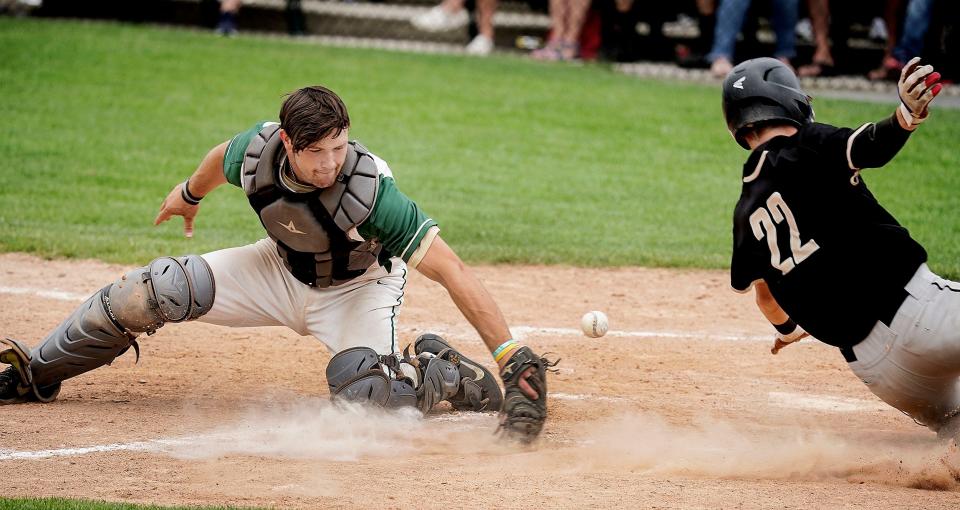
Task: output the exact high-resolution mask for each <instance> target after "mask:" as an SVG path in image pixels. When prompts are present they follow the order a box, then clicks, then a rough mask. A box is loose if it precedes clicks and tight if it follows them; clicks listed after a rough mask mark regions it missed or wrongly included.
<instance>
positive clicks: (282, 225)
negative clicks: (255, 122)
mask: <svg viewBox="0 0 960 510" xmlns="http://www.w3.org/2000/svg"><path fill="white" fill-rule="evenodd" d="M283 154H284V149H283V142H282V141H281V140H280V126H278V125H276V124H270V125H268V126H265V127H264V128H263V129H262V130H261V131H260V133H259V134H258V136H256V137H254V138H253V140H251V141H250V144H249V145H247V150H246V153H245V155H244V160H243V189H244V190H245V191H246V193H247V199H249V200H250V205H251V206H253V209H254V210H255V211H257V215H258V216H259V217H260V223H262V224H263V228H265V229H266V230H267V234H269V235H270V238H271V239H273V240H274V241H276V242H277V251H278V253H279V254H280V258H281V259H283V263H284V265H285V266H286V268H287V270H288V271H290V273H291V274H292V275H293V276H294V277H296V279H298V280H300V281H301V282H303V283H305V284H307V285H310V286H312V287H330V286H336V285H340V284H343V283H346V282H348V281H350V280H352V279H354V278H356V277H358V276H360V275H361V274H363V273H364V271H366V270H367V268H369V267H370V266H371V265H373V264H374V263H376V262H377V257H378V255H379V254H380V250H381V248H382V246H381V244H380V243H379V242H378V241H377V240H376V239H371V240H367V241H358V240H354V239H351V238H350V235H349V233H350V232H351V231H354V232H355V230H354V229H355V228H356V226H357V225H359V224H361V223H363V222H364V221H365V220H366V219H367V218H368V217H369V216H370V213H371V212H372V210H373V204H374V202H375V201H376V198H377V190H378V189H379V184H380V173H379V171H378V170H377V165H376V163H374V161H373V157H372V156H371V155H370V153H369V152H368V151H367V150H366V149H365V148H364V147H363V146H362V145H360V144H359V143H356V142H350V143H349V144H348V145H347V157H346V160H345V161H344V163H343V167H342V169H341V171H340V175H338V176H337V180H336V182H334V183H333V185H332V186H330V187H329V188H324V189H318V190H314V191H311V192H308V193H294V192H292V191H290V190H288V189H287V188H286V187H285V186H283V185H282V184H281V183H280V171H281V168H280V161H281V157H282V156H283ZM357 237H359V236H357Z"/></svg>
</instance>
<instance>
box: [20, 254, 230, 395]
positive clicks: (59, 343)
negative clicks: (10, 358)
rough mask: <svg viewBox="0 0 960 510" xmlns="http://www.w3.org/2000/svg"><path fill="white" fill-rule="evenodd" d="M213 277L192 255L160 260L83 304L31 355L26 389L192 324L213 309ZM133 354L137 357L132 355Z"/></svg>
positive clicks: (47, 384)
mask: <svg viewBox="0 0 960 510" xmlns="http://www.w3.org/2000/svg"><path fill="white" fill-rule="evenodd" d="M214 295H215V287H214V281H213V272H212V271H211V270H210V266H208V265H207V263H206V261H205V260H203V258H201V257H200V256H198V255H187V256H185V257H179V258H173V257H161V258H158V259H155V260H154V261H153V262H151V263H150V264H149V265H148V266H146V267H141V268H138V269H135V270H133V271H130V272H129V273H127V274H125V275H123V276H122V277H121V278H120V279H119V280H117V281H116V282H114V283H111V284H110V285H107V286H106V287H104V288H103V289H100V291H98V292H97V293H95V294H94V295H93V296H91V297H90V298H89V299H87V300H86V301H85V302H84V303H83V304H82V305H80V308H78V309H77V310H76V311H74V312H73V314H72V315H70V317H69V318H68V319H67V320H65V321H64V322H63V323H61V324H60V325H59V326H58V327H57V329H55V330H53V332H51V333H50V334H49V335H47V337H46V338H45V339H44V340H43V342H42V343H41V344H40V345H39V346H37V347H35V348H34V349H33V351H32V352H31V356H30V358H31V359H30V360H29V366H30V372H31V373H32V378H33V381H32V385H33V386H34V387H35V388H37V387H39V388H44V387H52V386H54V385H59V383H60V382H61V381H64V380H66V379H69V378H71V377H74V376H77V375H80V374H82V373H84V372H87V371H90V370H93V369H94V368H97V367H100V366H103V365H106V364H109V363H111V362H113V360H114V359H115V358H116V357H117V356H119V355H120V354H122V353H123V352H124V351H126V350H127V349H128V348H130V347H131V346H134V348H137V344H136V338H137V336H138V335H139V334H140V333H144V332H145V333H147V334H148V335H152V334H153V333H154V332H155V331H156V330H157V329H159V328H160V327H161V326H163V325H164V324H166V323H167V322H183V321H189V320H193V319H197V318H199V317H200V316H202V315H203V314H205V313H207V312H208V311H210V308H211V307H212V306H213V300H214ZM138 354H139V352H138Z"/></svg>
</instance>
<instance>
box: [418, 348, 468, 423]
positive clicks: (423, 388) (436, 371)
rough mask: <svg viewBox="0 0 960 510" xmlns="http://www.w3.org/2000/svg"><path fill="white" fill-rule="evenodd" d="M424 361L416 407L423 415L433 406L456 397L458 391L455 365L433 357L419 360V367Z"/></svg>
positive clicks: (458, 383)
mask: <svg viewBox="0 0 960 510" xmlns="http://www.w3.org/2000/svg"><path fill="white" fill-rule="evenodd" d="M425 361H426V366H427V368H426V369H424V370H423V373H422V376H421V377H422V379H423V380H422V381H421V382H420V387H419V388H417V407H418V408H419V409H420V412H422V413H423V414H427V413H428V412H429V411H430V410H431V409H433V406H435V405H437V404H438V403H440V402H441V401H443V400H446V399H448V398H450V397H452V396H454V395H456V394H457V392H458V391H459V390H460V369H459V368H457V365H455V364H454V363H451V362H449V361H447V360H445V359H440V358H434V357H431V358H428V359H426V360H424V359H422V358H421V360H420V365H421V366H422V365H423V364H424V362H425Z"/></svg>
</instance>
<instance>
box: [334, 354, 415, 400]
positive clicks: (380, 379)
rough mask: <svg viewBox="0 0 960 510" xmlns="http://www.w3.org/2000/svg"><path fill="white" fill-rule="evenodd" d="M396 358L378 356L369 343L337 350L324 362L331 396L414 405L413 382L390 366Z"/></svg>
mask: <svg viewBox="0 0 960 510" xmlns="http://www.w3.org/2000/svg"><path fill="white" fill-rule="evenodd" d="M395 362H396V358H395V357H394V356H391V355H387V356H381V355H379V354H377V352H376V351H374V350H373V349H371V348H369V347H351V348H349V349H346V350H343V351H340V352H338V353H337V354H336V355H334V356H333V357H332V358H330V362H329V363H328V364H327V370H326V373H327V385H328V386H329V388H330V398H331V399H334V400H336V399H343V400H347V401H350V402H369V403H371V404H374V405H376V406H379V407H386V408H391V409H393V408H398V407H417V392H416V390H415V389H414V383H413V381H411V380H410V379H409V378H407V377H403V374H402V372H401V371H400V370H397V369H395V368H391V366H392V365H393V364H395Z"/></svg>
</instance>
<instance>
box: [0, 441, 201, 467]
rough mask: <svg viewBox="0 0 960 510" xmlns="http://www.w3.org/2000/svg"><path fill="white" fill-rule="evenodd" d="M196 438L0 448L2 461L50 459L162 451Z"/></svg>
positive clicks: (0, 459)
mask: <svg viewBox="0 0 960 510" xmlns="http://www.w3.org/2000/svg"><path fill="white" fill-rule="evenodd" d="M193 439H195V438H190V437H185V438H180V439H151V440H149V441H134V442H132V443H111V444H101V445H94V446H82V447H76V448H56V449H51V450H34V451H10V450H7V451H3V450H0V461H4V460H23V459H27V460H38V459H49V458H53V457H73V456H77V455H87V454H89V453H102V452H119V451H138V452H149V451H161V450H163V447H165V446H175V445H178V444H186V443H187V442H189V441H191V440H193Z"/></svg>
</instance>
